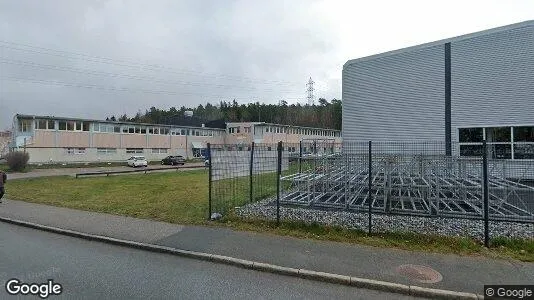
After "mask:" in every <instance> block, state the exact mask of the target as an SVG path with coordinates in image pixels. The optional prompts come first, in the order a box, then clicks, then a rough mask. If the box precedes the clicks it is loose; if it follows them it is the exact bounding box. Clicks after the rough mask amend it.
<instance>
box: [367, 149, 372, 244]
mask: <svg viewBox="0 0 534 300" xmlns="http://www.w3.org/2000/svg"><path fill="white" fill-rule="evenodd" d="M371 147H372V146H371V141H369V176H368V177H369V186H368V187H367V202H368V203H367V207H368V214H369V225H368V227H369V234H371V232H372V230H371V227H372V214H371V208H372V206H373V201H372V199H371V196H372V191H371V189H372V188H373V181H372V178H373V176H372V174H373V158H372V150H371Z"/></svg>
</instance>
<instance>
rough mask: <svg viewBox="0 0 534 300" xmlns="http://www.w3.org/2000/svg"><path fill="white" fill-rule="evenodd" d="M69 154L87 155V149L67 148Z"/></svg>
mask: <svg viewBox="0 0 534 300" xmlns="http://www.w3.org/2000/svg"><path fill="white" fill-rule="evenodd" d="M66 151H67V154H77V155H79V154H85V148H66Z"/></svg>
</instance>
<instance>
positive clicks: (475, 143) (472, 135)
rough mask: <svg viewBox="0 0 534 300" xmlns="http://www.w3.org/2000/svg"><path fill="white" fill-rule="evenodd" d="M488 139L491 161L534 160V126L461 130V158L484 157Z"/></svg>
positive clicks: (459, 131) (459, 133)
mask: <svg viewBox="0 0 534 300" xmlns="http://www.w3.org/2000/svg"><path fill="white" fill-rule="evenodd" d="M484 138H485V139H486V142H487V147H488V148H487V149H488V157H489V158H490V159H534V126H518V127H513V128H512V127H487V128H459V129H458V139H459V142H460V155H461V156H482V154H483V145H482V141H483V140H484Z"/></svg>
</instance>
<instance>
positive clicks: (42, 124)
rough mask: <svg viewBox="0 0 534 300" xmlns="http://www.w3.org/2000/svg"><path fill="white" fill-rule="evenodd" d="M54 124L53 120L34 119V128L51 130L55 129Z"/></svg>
mask: <svg viewBox="0 0 534 300" xmlns="http://www.w3.org/2000/svg"><path fill="white" fill-rule="evenodd" d="M55 125H56V122H55V121H54V120H35V129H43V130H51V129H55V127H56V126H55Z"/></svg>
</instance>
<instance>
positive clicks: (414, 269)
mask: <svg viewBox="0 0 534 300" xmlns="http://www.w3.org/2000/svg"><path fill="white" fill-rule="evenodd" d="M397 272H398V273H399V274H401V275H404V276H406V277H408V278H410V279H412V280H415V281H418V282H422V283H436V282H440V281H441V280H442V279H443V276H441V274H440V273H439V272H438V271H436V270H434V269H432V268H430V267H426V266H419V265H401V266H398V267H397Z"/></svg>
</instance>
